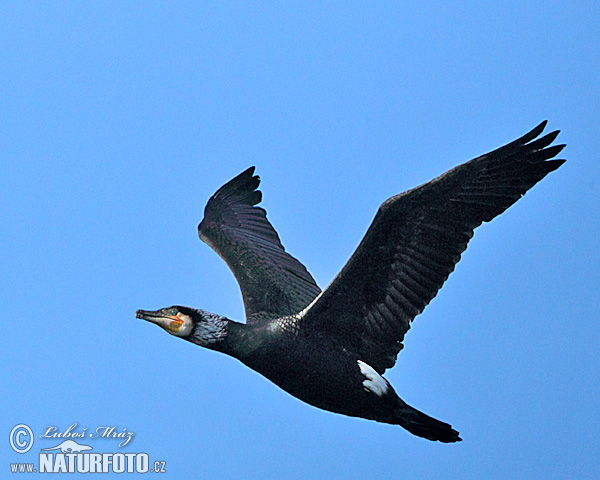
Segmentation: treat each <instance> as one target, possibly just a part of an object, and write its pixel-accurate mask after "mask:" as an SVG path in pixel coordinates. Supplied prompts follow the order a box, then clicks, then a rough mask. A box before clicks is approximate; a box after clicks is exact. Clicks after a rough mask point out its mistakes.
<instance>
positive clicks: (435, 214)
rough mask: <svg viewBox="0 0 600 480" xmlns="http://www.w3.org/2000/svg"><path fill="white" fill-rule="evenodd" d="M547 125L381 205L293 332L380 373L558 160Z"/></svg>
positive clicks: (557, 164)
mask: <svg viewBox="0 0 600 480" xmlns="http://www.w3.org/2000/svg"><path fill="white" fill-rule="evenodd" d="M545 125H546V122H543V123H541V124H540V125H538V126H537V127H536V128H534V129H533V130H532V131H531V132H529V133H527V134H526V135H524V136H523V137H521V138H519V139H517V140H515V141H514V142H511V143H509V144H508V145H506V146H504V147H501V148H499V149H497V150H494V151H492V152H490V153H488V154H486V155H482V156H481V157H478V158H476V159H474V160H471V161H470V162H467V163H465V164H463V165H460V166H458V167H456V168H454V169H452V170H450V171H449V172H447V173H445V174H444V175H442V176H440V177H438V178H436V179H434V180H432V181H431V182H429V183H426V184H425V185H422V186H420V187H417V188H415V189H412V190H410V191H408V192H405V193H403V194H400V195H397V196H395V197H392V198H390V199H389V200H387V201H386V202H384V203H383V204H382V205H381V207H380V208H379V211H378V212H377V215H376V216H375V219H374V220H373V223H372V224H371V226H370V227H369V230H368V231H367V234H366V235H365V237H364V239H363V240H362V242H361V244H360V245H359V246H358V248H357V250H356V252H355V253H354V255H353V256H352V257H351V258H350V260H349V261H348V263H347V264H346V266H345V267H344V268H343V269H342V271H341V272H340V273H339V275H338V276H337V277H336V278H335V280H334V281H333V282H332V283H331V285H330V286H329V287H328V288H327V289H326V290H325V291H324V292H323V293H322V294H321V295H320V296H319V297H318V298H317V300H316V301H314V302H313V303H312V304H311V305H310V306H309V307H308V308H307V309H306V310H304V311H303V312H302V313H301V314H300V317H299V320H298V325H299V328H300V330H301V331H304V332H311V331H321V332H326V333H327V334H329V335H332V336H334V337H337V338H338V339H339V341H341V342H342V344H344V345H345V346H346V348H348V349H352V350H353V351H355V352H357V353H358V354H360V356H361V358H362V359H363V360H364V361H365V362H367V363H368V364H369V365H371V366H372V367H373V368H375V370H377V371H378V372H379V373H382V372H383V371H384V370H385V369H386V368H389V367H392V366H393V365H394V363H395V361H396V356H397V354H398V352H399V351H400V350H401V349H402V343H401V342H402V340H403V339H404V335H405V334H406V332H407V331H408V329H409V327H410V322H411V321H412V320H413V319H414V317H415V316H417V315H418V314H419V313H421V312H422V311H423V309H424V308H425V306H426V305H427V304H428V303H429V302H430V301H431V299H432V298H433V297H434V296H435V295H436V294H437V292H438V290H439V289H440V288H441V286H442V285H443V283H444V282H445V281H446V279H447V278H448V276H449V275H450V273H451V272H452V271H453V270H454V267H455V265H456V263H457V262H458V261H459V260H460V257H461V254H462V252H463V251H464V250H465V249H466V247H467V244H468V242H469V240H470V239H471V238H472V236H473V230H474V229H475V228H476V227H478V226H479V225H481V223H482V222H489V221H490V220H491V219H492V218H494V217H495V216H497V215H499V214H500V213H502V212H503V211H505V210H506V209H507V208H508V207H509V206H511V205H512V204H513V203H515V202H516V201H517V200H518V199H519V198H521V197H522V196H523V195H524V194H525V192H526V191H527V190H529V189H530V188H531V187H532V186H533V185H535V184H536V183H537V182H539V181H540V180H541V179H542V178H544V177H545V176H546V175H547V174H548V173H549V172H551V171H553V170H556V169H557V168H558V167H560V165H562V164H563V162H564V160H551V159H552V158H553V157H555V156H556V155H558V153H559V152H560V151H561V150H562V149H563V148H564V145H555V146H549V145H550V144H551V143H552V142H553V141H554V140H555V139H556V136H557V135H558V131H556V132H552V133H549V134H547V135H545V136H543V137H541V138H537V137H539V135H540V134H541V133H542V131H543V130H544V127H545Z"/></svg>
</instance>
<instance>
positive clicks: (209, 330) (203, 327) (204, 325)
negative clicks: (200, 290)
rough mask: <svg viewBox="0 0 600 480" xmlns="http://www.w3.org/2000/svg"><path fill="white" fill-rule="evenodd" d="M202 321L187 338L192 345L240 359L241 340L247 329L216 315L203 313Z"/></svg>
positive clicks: (197, 323)
mask: <svg viewBox="0 0 600 480" xmlns="http://www.w3.org/2000/svg"><path fill="white" fill-rule="evenodd" d="M201 313H202V320H201V321H198V322H196V326H195V328H194V330H193V331H192V333H191V334H190V336H189V337H188V338H187V340H189V341H190V342H192V343H195V344H197V345H200V346H202V347H206V348H210V349H211V350H217V351H219V352H222V353H226V354H228V355H231V356H234V357H238V352H237V350H238V348H239V347H240V345H241V342H240V339H241V337H242V336H243V330H244V328H245V327H246V325H244V324H243V323H238V322H235V321H233V320H230V319H228V318H227V317H224V316H222V315H217V314H216V313H211V312H206V311H201Z"/></svg>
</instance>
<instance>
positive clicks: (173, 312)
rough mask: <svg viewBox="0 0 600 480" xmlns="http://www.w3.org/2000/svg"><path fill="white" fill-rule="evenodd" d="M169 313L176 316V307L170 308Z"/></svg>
mask: <svg viewBox="0 0 600 480" xmlns="http://www.w3.org/2000/svg"><path fill="white" fill-rule="evenodd" d="M171 315H173V316H174V317H176V316H177V309H176V308H173V309H172V310H171Z"/></svg>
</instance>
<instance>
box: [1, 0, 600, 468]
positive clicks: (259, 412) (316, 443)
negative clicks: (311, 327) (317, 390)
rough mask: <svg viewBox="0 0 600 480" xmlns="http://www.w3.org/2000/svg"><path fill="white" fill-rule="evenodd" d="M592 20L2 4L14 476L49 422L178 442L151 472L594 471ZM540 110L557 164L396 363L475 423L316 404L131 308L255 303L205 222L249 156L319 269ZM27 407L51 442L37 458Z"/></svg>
mask: <svg viewBox="0 0 600 480" xmlns="http://www.w3.org/2000/svg"><path fill="white" fill-rule="evenodd" d="M407 3H411V4H409V5H407ZM599 14H600V3H598V2H597V1H589V2H584V1H582V2H552V1H551V2H544V3H540V2H532V1H527V0H526V1H522V0H521V1H518V2H517V1H512V0H509V1H505V2H460V3H459V4H457V3H452V2H226V1H221V2H152V1H148V2H108V1H105V2H102V1H98V2H67V1H64V2H39V1H38V2H17V1H14V2H11V1H7V2H2V3H1V4H0V24H1V29H0V51H1V54H0V152H1V155H0V185H1V191H2V199H1V200H0V215H1V216H0V218H1V227H0V228H1V229H2V234H1V238H2V240H1V245H2V248H1V249H0V258H1V272H2V276H1V279H0V306H1V311H2V319H3V323H4V326H5V328H4V331H3V333H2V335H1V340H0V359H1V360H2V365H3V368H2V376H1V377H0V405H1V410H0V412H1V414H0V438H2V440H1V441H0V461H1V464H0V472H5V473H4V474H2V473H0V476H2V477H3V478H9V477H8V476H6V475H8V473H6V472H9V468H10V465H9V464H10V463H13V462H36V461H37V458H38V453H39V450H40V449H41V448H47V447H53V446H55V445H57V444H58V443H59V440H57V439H56V438H50V439H49V438H40V437H41V435H42V434H43V432H44V429H45V428H46V427H48V426H54V427H56V428H57V429H58V431H62V432H64V431H65V430H67V429H68V427H69V426H71V425H72V424H74V423H76V424H77V426H76V427H75V430H73V431H75V432H81V431H83V429H84V428H86V429H87V430H86V431H87V432H88V433H89V432H92V431H95V430H96V428H98V427H115V431H117V432H123V431H127V432H134V434H135V436H134V437H133V439H132V440H131V442H130V443H129V444H128V445H126V446H125V447H124V448H120V447H118V445H117V441H116V440H115V439H103V438H99V439H92V440H90V439H86V442H87V444H88V445H91V446H93V448H94V451H95V452H145V453H148V455H149V457H150V460H151V461H154V460H164V461H165V462H166V469H167V473H166V474H161V475H159V474H147V475H146V477H149V478H169V479H177V478H205V479H216V478H219V479H248V478H250V479H252V478H266V479H321V478H323V479H359V478H360V479H364V478H378V479H391V478H394V479H397V478H407V479H419V478H436V479H444V478H498V479H505V478H546V479H552V478H597V477H596V475H597V474H598V471H599V468H600V467H599V463H600V460H599V458H600V451H599V450H600V449H599V447H598V429H599V426H600V406H599V405H598V400H599V393H600V391H599V386H598V385H599V382H598V380H599V379H598V372H599V371H600V362H599V360H598V344H599V343H600V338H599V337H600V336H599V329H598V321H599V318H598V312H597V307H598V301H597V295H598V291H599V288H600V282H599V273H598V272H599V271H600V268H599V267H600V265H599V264H600V262H599V260H600V258H599V253H598V251H599V250H598V241H599V238H600V228H599V221H598V218H599V214H600V208H599V198H600V195H599V193H600V184H599V183H598V177H599V174H600V171H599V170H600V169H599V159H598V152H599V151H600V134H599V132H600V115H599V112H600V102H599V100H600V96H599V88H598V79H599V78H600V42H599V41H598V38H599V29H598V25H599V24H600V15H599ZM544 119H548V120H549V126H548V131H551V130H554V129H560V130H562V133H561V135H560V136H559V140H558V141H559V143H567V144H568V146H567V148H566V149H565V150H564V151H563V153H562V154H561V158H567V160H568V161H567V163H566V164H565V165H564V166H563V167H561V168H560V169H559V170H558V171H556V172H554V173H552V174H550V175H549V176H548V177H547V178H546V179H544V180H543V181H542V182H541V183H540V184H538V185H537V186H535V187H534V188H533V189H532V190H531V191H530V192H529V193H528V194H527V195H526V196H525V198H523V199H522V200H520V201H519V202H518V203H517V204H516V205H515V206H514V207H511V208H510V209H509V210H508V211H507V212H506V213H505V214H503V215H502V216H501V217H499V218H497V219H495V220H494V221H493V222H492V223H490V224H486V225H484V226H482V227H481V228H479V229H478V230H477V231H476V233H475V236H474V238H473V240H472V242H471V243H470V246H469V248H468V249H467V251H466V252H465V254H464V256H463V259H462V260H461V262H460V263H459V264H458V266H457V269H456V271H455V272H454V273H453V274H452V275H451V276H450V279H449V281H448V282H447V283H446V284H445V286H444V288H443V289H442V290H441V292H440V294H439V295H438V296H437V297H436V298H435V299H434V300H433V302H432V303H431V304H430V306H429V307H428V308H427V309H426V310H425V312H424V313H423V314H422V315H420V316H419V317H417V319H416V320H415V322H414V324H413V328H412V329H411V331H410V332H409V333H408V335H407V337H406V339H405V349H404V351H402V352H401V354H400V355H399V359H398V363H397V364H396V367H395V368H394V369H393V370H391V371H389V372H388V373H387V378H388V379H389V380H390V381H391V382H392V384H393V385H394V387H395V389H396V391H397V392H398V393H399V394H400V396H401V397H402V398H404V399H405V400H406V401H407V402H408V403H410V404H411V405H414V406H415V407H416V408H418V409H420V410H423V411H425V412H427V413H429V414H431V415H433V416H434V417H436V418H439V419H441V420H444V421H446V422H449V423H451V424H452V425H453V426H454V427H455V428H456V429H457V430H459V431H460V433H461V437H462V438H463V440H464V441H463V442H461V443H460V444H454V445H444V444H440V443H432V442H428V441H426V440H423V439H420V438H417V437H414V436H412V435H410V434H409V433H407V432H406V431H405V430H403V429H402V428H400V427H397V426H389V425H383V424H378V423H375V422H370V421H366V420H362V419H353V418H348V417H343V416H340V415H335V414H332V413H328V412H324V411H321V410H318V409H315V408H313V407H310V406H308V405H306V404H303V403H302V402H300V401H299V400H296V399H295V398H292V397H291V396H289V395H288V394H286V393H284V392H283V391H281V390H279V389H278V388H277V387H276V386H274V385H273V384H271V383H269V382H268V381H266V380H265V379H263V378H262V377H261V376H260V375H258V374H256V373H254V372H253V371H251V370H249V369H248V368H246V367H245V366H243V365H242V364H241V363H239V362H238V361H236V360H234V359H232V358H228V357H225V356H223V355H220V354H218V353H215V352H211V351H208V350H204V349H201V348H199V347H196V346H194V345H192V344H188V343H187V342H183V341H181V340H179V339H175V338H173V337H170V336H169V335H167V334H166V333H165V332H163V331H162V330H160V329H159V328H157V327H156V326H154V325H151V324H148V323H146V322H142V321H140V320H136V319H135V311H136V309H138V308H146V309H156V308H160V307H164V306H167V305H171V304H183V305H190V306H196V307H201V308H204V309H207V310H211V311H215V312H218V313H221V314H224V315H227V316H228V317H230V318H233V319H238V320H243V307H242V301H241V295H240V293H239V289H238V287H237V284H236V282H235V280H234V278H233V275H232V274H231V273H230V272H229V270H228V269H227V267H226V265H225V264H224V263H223V262H222V261H221V259H220V258H219V257H218V256H217V255H216V254H215V253H214V252H213V251H212V250H211V249H210V248H209V247H208V246H206V245H205V244H203V243H202V242H201V241H199V240H198V238H197V233H196V226H197V224H198V223H199V221H200V220H201V218H202V214H203V209H204V205H205V203H206V201H207V199H208V198H209V197H210V195H212V193H213V192H214V191H215V190H216V189H217V188H218V187H219V186H221V185H222V184H223V183H225V182H226V181H227V180H229V179H230V178H232V177H233V176H235V175H237V174H238V173H239V172H241V171H242V170H244V169H246V168H247V167H249V166H251V165H256V168H257V173H258V174H259V175H260V176H261V178H262V184H261V190H262V191H263V203H262V206H264V207H265V208H266V209H267V211H268V218H269V219H270V220H271V222H272V223H273V224H274V226H275V228H276V229H277V230H278V232H279V234H280V237H281V239H282V242H283V244H284V245H285V247H286V249H287V250H288V251H289V252H290V253H292V254H293V255H294V256H296V257H297V258H299V259H300V260H301V261H302V262H303V263H305V265H306V266H307V267H308V269H309V270H310V272H311V273H312V274H313V276H314V277H315V278H316V280H317V282H318V283H319V284H320V285H321V287H324V286H326V285H327V284H328V283H329V282H330V281H331V279H332V278H333V277H334V276H335V274H336V273H337V272H338V271H339V269H340V268H341V267H342V266H343V264H344V263H345V261H346V260H347V259H348V258H349V256H350V255H351V254H352V252H353V251H354V249H355V248H356V246H357V244H358V242H359V241H360V239H361V238H362V236H363V235H364V232H365V231H366V229H367V227H368V226H369V224H370V222H371V220H372V218H373V216H374V214H375V212H376V210H377V207H378V206H379V204H380V203H381V202H382V201H384V200H385V199H386V198H388V197H390V196H391V195H394V194H396V193H400V192H402V191H404V190H407V189H409V188H412V187H414V186H416V185H419V184H421V183H423V182H426V181H428V180H430V179H432V178H433V177H435V176H437V175H439V174H441V173H443V172H445V171H446V170H448V169H450V168H452V167H454V166H456V165H458V164H459V163H462V162H464V161H467V160H469V159H471V158H473V157H475V156H478V155H480V154H483V153H485V152H487V151H489V150H491V149H494V148H496V147H499V146H501V145H503V144H504V143H507V142H509V141H511V140H513V139H515V138H517V137H518V136H521V135H522V134H524V133H525V132H527V131H528V130H530V129H531V128H533V127H534V126H535V125H537V124H538V123H539V122H540V121H542V120H544ZM18 424H26V425H28V426H29V427H30V428H31V429H32V431H33V433H34V436H35V442H34V445H33V447H32V449H31V450H30V451H29V452H28V453H25V454H17V453H16V452H14V451H13V450H12V449H11V447H10V444H9V436H10V435H9V434H10V432H11V429H12V428H13V427H14V426H16V425H18ZM22 438H23V437H21V439H22ZM86 442H80V443H86ZM71 476H75V475H71ZM129 476H130V475H127V474H121V475H119V478H126V477H129ZM10 478H17V476H16V474H15V475H12V476H11V477H10ZM27 478H35V476H31V475H29V476H27Z"/></svg>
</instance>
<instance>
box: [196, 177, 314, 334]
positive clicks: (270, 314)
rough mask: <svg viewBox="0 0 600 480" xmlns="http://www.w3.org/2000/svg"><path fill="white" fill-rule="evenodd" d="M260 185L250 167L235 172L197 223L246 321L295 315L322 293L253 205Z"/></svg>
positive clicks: (259, 195) (255, 202) (199, 231)
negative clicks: (231, 282)
mask: <svg viewBox="0 0 600 480" xmlns="http://www.w3.org/2000/svg"><path fill="white" fill-rule="evenodd" d="M259 184H260V179H259V177H258V176H256V175H254V167H251V168H249V169H247V170H246V171H244V172H242V173H241V174H239V175H238V176H237V177H235V178H234V179H233V180H231V181H229V182H228V183H226V184H225V185H223V186H222V187H221V188H220V189H219V190H218V191H217V192H216V193H215V194H214V195H213V196H212V197H211V198H210V200H209V201H208V204H207V205H206V208H205V209H204V219H203V220H202V222H201V223H200V225H198V235H199V236H200V238H201V239H202V240H203V241H204V242H205V243H207V244H208V245H209V246H210V247H211V248H212V249H213V250H214V251H215V252H217V253H218V254H219V255H220V256H221V258H223V260H225V262H226V263H227V265H228V266H229V268H230V269H231V270H232V272H233V274H234V275H235V278H236V279H237V281H238V283H239V285H240V288H241V290H242V296H243V298H244V306H245V309H246V320H247V322H248V323H255V322H260V321H261V320H265V321H266V320H269V319H272V318H277V317H281V316H284V315H291V314H293V313H297V312H299V311H300V310H302V309H303V308H305V307H306V306H307V305H308V304H309V303H310V302H311V301H312V300H313V299H314V298H315V297H316V296H317V295H318V294H319V292H320V291H321V290H320V289H319V287H318V286H317V284H316V283H315V281H314V279H313V277H312V276H311V275H310V273H308V270H306V268H305V267H304V265H302V264H301V263H300V262H299V261H298V260H296V259H295V258H294V257H292V256H291V255H290V254H289V253H287V252H286V251H285V249H284V247H283V245H282V244H281V241H280V240H279V236H278V235H277V232H276V231H275V229H274V228H273V226H272V225H271V223H270V222H269V221H268V220H267V214H266V212H265V210H264V209H262V208H260V207H257V206H256V205H257V204H258V203H259V202H260V201H261V199H262V194H261V192H260V191H259V190H257V188H258V185H259Z"/></svg>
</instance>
